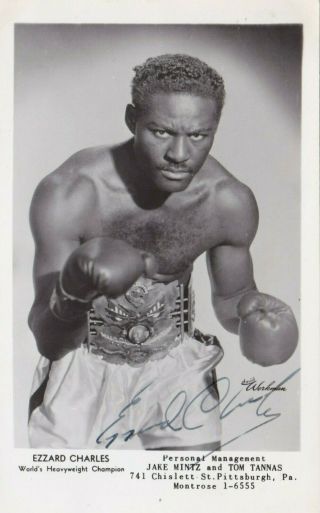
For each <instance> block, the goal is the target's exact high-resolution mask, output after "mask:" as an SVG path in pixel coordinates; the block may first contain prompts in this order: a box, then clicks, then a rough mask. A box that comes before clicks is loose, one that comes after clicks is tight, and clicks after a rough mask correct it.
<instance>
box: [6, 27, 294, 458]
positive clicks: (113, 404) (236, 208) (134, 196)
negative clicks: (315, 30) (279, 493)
mask: <svg viewBox="0 0 320 513" xmlns="http://www.w3.org/2000/svg"><path fill="white" fill-rule="evenodd" d="M301 56H302V27H301V26H299V25H279V26H267V25H261V26H258V25H255V26H249V27H245V26H236V25H233V26H225V27H221V26H215V25H205V26H199V25H182V26H177V25H176V26H175V25H173V26H170V25H169V26H164V25H155V26H152V25H129V26H125V25H118V26H115V25H85V26H84V25H68V24H67V25H28V24H22V25H19V24H18V25H16V27H15V127H14V129H15V191H14V193H15V202H14V205H15V220H16V221H15V233H16V239H15V244H16V246H15V249H16V250H15V266H16V268H15V269H16V270H15V279H16V287H15V305H16V306H15V308H14V310H15V312H17V315H19V314H20V315H21V317H19V318H18V319H17V321H16V322H15V326H16V335H15V341H14V343H15V347H16V361H15V365H16V373H15V376H16V378H15V379H16V390H17V391H16V401H17V403H16V436H17V439H16V443H17V444H18V445H19V444H21V443H22V440H23V436H24V437H25V436H26V433H27V432H28V443H29V444H30V447H32V448H56V449H61V448H70V449H108V448H110V449H128V450H129V449H144V450H208V451H216V450H220V449H221V450H223V448H224V447H225V448H228V449H229V445H230V449H233V450H236V449H239V448H243V449H249V450H251V449H254V448H257V449H264V450H297V449H299V375H298V373H299V358H298V353H299V349H298V348H297V346H298V339H299V329H298V319H299V299H300V298H299V287H300V275H299V266H300V260H299V245H300V229H299V215H300V188H299V179H300V148H301V147H300V112H301ZM28 212H29V214H28ZM28 222H29V223H30V228H29V227H28V225H27V223H28ZM22 226H23V227H24V228H23V230H22V229H21V228H22ZM31 234H32V235H31ZM22 248H23V249H22ZM199 258H200V259H201V258H202V261H201V262H199V265H198V260H199ZM32 269H33V286H32V281H31V275H32ZM33 287H34V288H33ZM21 291H23V292H21ZM28 309H29V313H27V312H28ZM27 317H28V324H29V328H28V326H27V323H26V318H27ZM29 329H30V331H29ZM26 337H27V338H28V340H29V341H28V343H26ZM22 351H23V353H24V354H23V355H22ZM35 355H36V356H35ZM38 356H39V357H40V358H39V361H37V362H35V359H37V358H38ZM224 360H225V362H224V365H223V361H224ZM26 362H28V364H26ZM33 367H34V368H35V374H34V378H33V382H32V387H31V385H30V383H31V381H30V376H32V374H33V372H34V369H33ZM27 369H28V370H29V373H27V372H26V371H27ZM31 371H32V372H31ZM282 382H283V383H282ZM282 385H283V386H282ZM277 387H278V388H279V389H277ZM19 389H20V390H21V389H22V390H23V392H24V393H23V394H22V393H21V391H20V392H19ZM28 389H29V390H30V392H29V397H27V396H26V393H27V391H28ZM270 393H271V394H270ZM259 398H260V402H259ZM251 401H255V403H254V404H251ZM260 403H261V405H260ZM27 404H29V412H28V415H29V418H28V427H27V415H26V409H27ZM280 405H281V408H280ZM267 409H269V413H268V414H265V413H264V411H265V410H267ZM280 416H281V417H283V419H284V420H283V421H282V419H280V418H279V417H280ZM224 419H225V422H226V423H227V421H228V424H229V426H227V427H226V432H225V431H224V423H225V422H224ZM286 423H288V424H289V425H290V432H289V434H288V432H287V431H286V430H284V427H285V425H286ZM230 427H232V430H231V434H229V433H228V430H230V429H229V428H230ZM248 430H249V431H250V432H249V433H248V434H246V431H248ZM251 431H252V433H251ZM233 439H235V440H233Z"/></svg>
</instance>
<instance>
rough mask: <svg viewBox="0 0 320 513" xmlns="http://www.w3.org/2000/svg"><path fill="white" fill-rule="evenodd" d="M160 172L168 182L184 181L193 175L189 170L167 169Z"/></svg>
mask: <svg viewBox="0 0 320 513" xmlns="http://www.w3.org/2000/svg"><path fill="white" fill-rule="evenodd" d="M160 171H161V174H162V175H163V176H164V177H165V178H167V179H168V180H184V179H185V178H187V177H188V176H190V175H192V172H191V171H190V170H189V169H181V168H180V169H172V168H168V167H166V168H162V169H160Z"/></svg>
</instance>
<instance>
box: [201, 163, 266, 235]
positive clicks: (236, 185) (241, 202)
mask: <svg viewBox="0 0 320 513" xmlns="http://www.w3.org/2000/svg"><path fill="white" fill-rule="evenodd" d="M206 167H207V169H206V173H205V179H206V180H208V185H210V187H209V190H210V191H211V192H210V199H209V202H210V204H211V209H212V212H214V213H215V216H218V217H219V218H221V219H223V227H224V234H223V235H224V237H225V240H226V242H230V241H232V243H234V244H242V243H246V242H249V241H251V240H252V238H253V237H254V235H255V233H256V230H257V226H258V220H259V213H258V207H257V202H256V199H255V197H254V194H253V192H252V191H251V189H250V188H249V187H248V186H247V185H246V184H244V183H243V182H241V181H240V180H238V179H237V178H236V177H235V176H233V175H232V174H231V173H230V172H229V171H227V170H226V169H225V168H224V167H223V166H222V165H221V164H220V163H219V162H218V161H217V160H216V159H214V158H213V157H210V159H208V160H207V163H206Z"/></svg>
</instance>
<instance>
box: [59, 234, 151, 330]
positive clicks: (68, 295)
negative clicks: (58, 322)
mask: <svg viewBox="0 0 320 513" xmlns="http://www.w3.org/2000/svg"><path fill="white" fill-rule="evenodd" d="M156 270H157V266H156V262H155V258H154V257H153V256H152V255H151V254H150V253H146V252H144V251H140V250H139V249H136V248H134V247H132V246H130V245H129V244H127V243H126V242H124V241H121V240H116V239H110V238H108V237H97V238H94V239H91V240H89V241H87V242H85V243H84V244H82V245H81V246H80V247H79V248H77V249H76V250H75V251H73V253H71V255H70V256H69V258H68V259H67V261H66V263H65V265H64V267H63V269H62V271H61V273H60V276H59V280H58V283H57V286H56V289H55V291H54V293H53V296H52V298H51V302H50V308H51V311H52V312H53V314H54V315H56V316H57V317H59V318H60V319H62V320H73V319H74V318H77V317H79V316H81V315H83V314H84V313H85V312H87V311H88V310H89V309H90V308H91V303H92V300H93V299H95V298H96V297H98V296H101V295H106V296H108V297H111V298H115V297H118V296H120V295H122V294H124V293H125V292H126V291H127V290H128V289H129V288H130V287H131V286H132V285H133V283H134V282H135V281H136V280H137V279H138V278H139V277H140V276H142V275H143V274H144V275H146V276H149V277H151V276H152V275H153V274H154V273H155V272H156Z"/></svg>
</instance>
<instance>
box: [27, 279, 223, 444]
mask: <svg viewBox="0 0 320 513" xmlns="http://www.w3.org/2000/svg"><path fill="white" fill-rule="evenodd" d="M193 320H194V298H193V293H192V289H191V285H189V286H188V287H184V286H183V285H181V284H179V283H178V282H177V281H173V282H171V283H169V284H164V283H159V282H155V281H152V280H150V279H148V278H139V280H138V281H137V282H136V283H135V284H134V285H133V286H132V287H131V288H130V289H129V290H128V291H127V292H126V294H124V295H123V296H120V297H119V298H117V299H112V300H110V299H108V298H106V297H100V298H98V299H97V300H96V301H95V302H94V304H93V308H92V309H91V311H90V312H89V313H88V334H87V337H86V339H85V340H84V341H83V343H82V344H81V345H80V346H79V348H78V349H76V350H74V351H72V352H69V353H68V354H67V355H65V356H64V357H63V358H61V359H60V360H57V361H53V362H50V361H49V360H47V359H46V358H44V357H41V358H40V361H39V363H38V366H37V369H36V373H35V376H34V381H33V386H32V395H31V399H30V418H29V440H30V445H31V447H35V448H40V447H41V448H73V449H106V448H107V449H126V450H128V449H137V448H142V449H157V448H163V447H168V448H170V447H183V448H185V447H189V446H195V445H200V444H206V443H213V442H218V441H219V440H220V435H221V432H220V430H221V428H220V419H219V407H218V406H219V398H218V391H217V387H216V383H215V379H216V378H215V370H214V369H215V366H216V365H217V364H218V363H219V361H220V360H221V358H222V356H223V351H222V349H221V347H220V345H219V342H218V340H217V339H216V337H213V336H210V335H202V334H201V333H200V332H199V330H197V329H194V328H193Z"/></svg>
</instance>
